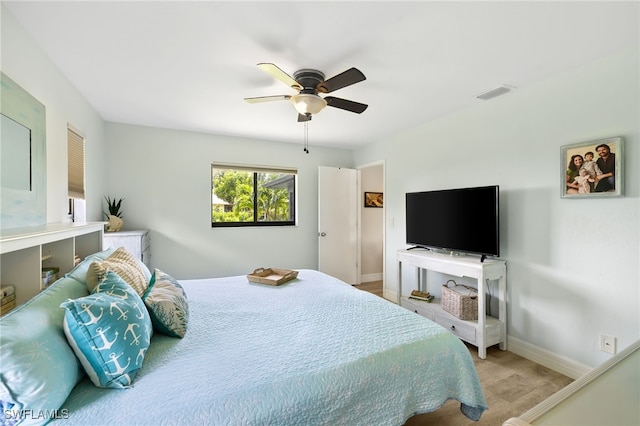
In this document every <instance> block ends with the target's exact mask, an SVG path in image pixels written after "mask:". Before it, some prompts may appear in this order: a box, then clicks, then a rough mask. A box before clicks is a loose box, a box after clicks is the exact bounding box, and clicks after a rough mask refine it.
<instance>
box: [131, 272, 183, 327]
mask: <svg viewBox="0 0 640 426" xmlns="http://www.w3.org/2000/svg"><path fill="white" fill-rule="evenodd" d="M142 300H144V304H145V305H146V306H147V309H148V310H149V315H150V316H151V323H152V324H153V327H154V328H155V330H156V331H158V332H159V333H162V334H166V335H167V336H172V337H184V335H185V333H186V332H187V323H188V322H189V303H188V302H187V295H186V293H185V292H184V289H183V288H182V286H181V285H180V284H179V283H178V281H177V280H176V279H175V278H173V277H172V276H170V275H169V274H167V273H165V272H162V271H161V270H160V269H155V270H154V272H153V275H152V276H151V282H150V283H149V288H148V289H147V291H146V292H145V294H143V295H142Z"/></svg>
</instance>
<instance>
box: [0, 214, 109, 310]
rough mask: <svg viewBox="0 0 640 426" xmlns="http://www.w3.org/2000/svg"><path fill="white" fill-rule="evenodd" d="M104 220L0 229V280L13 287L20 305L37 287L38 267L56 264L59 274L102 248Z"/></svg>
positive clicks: (38, 290) (37, 291)
mask: <svg viewBox="0 0 640 426" xmlns="http://www.w3.org/2000/svg"><path fill="white" fill-rule="evenodd" d="M103 233H104V222H88V223H56V224H47V225H42V226H34V227H28V228H15V229H4V230H0V262H1V263H2V270H1V271H0V283H1V284H2V285H13V286H15V288H16V304H18V305H20V304H22V303H24V302H26V301H27V300H29V299H31V298H32V297H34V296H35V295H36V294H38V293H39V292H40V290H41V284H42V268H43V267H57V268H59V269H60V272H59V276H63V275H64V274H66V273H67V272H69V271H71V270H72V269H73V267H74V258H75V255H76V254H77V255H78V256H79V257H80V258H84V257H86V256H88V255H90V254H93V253H96V252H99V251H101V250H102V235H103Z"/></svg>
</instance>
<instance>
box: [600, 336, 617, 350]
mask: <svg viewBox="0 0 640 426" xmlns="http://www.w3.org/2000/svg"><path fill="white" fill-rule="evenodd" d="M600 350H601V351H603V352H607V353H610V354H611V355H615V354H616V338H615V337H613V336H607V335H606V334H601V335H600Z"/></svg>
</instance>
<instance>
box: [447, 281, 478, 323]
mask: <svg viewBox="0 0 640 426" xmlns="http://www.w3.org/2000/svg"><path fill="white" fill-rule="evenodd" d="M449 283H453V287H449ZM441 303H442V309H444V310H445V311H447V312H449V313H450V314H451V315H453V316H455V317H457V318H460V319H461V320H477V319H478V291H477V290H476V289H475V288H472V287H467V286H464V285H458V284H457V283H456V282H455V281H454V280H449V281H447V282H446V283H445V284H444V285H443V286H442V302H441Z"/></svg>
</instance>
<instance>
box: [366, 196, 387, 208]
mask: <svg viewBox="0 0 640 426" xmlns="http://www.w3.org/2000/svg"><path fill="white" fill-rule="evenodd" d="M383 205H384V200H383V196H382V192H365V193H364V206H365V207H382V206H383Z"/></svg>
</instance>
